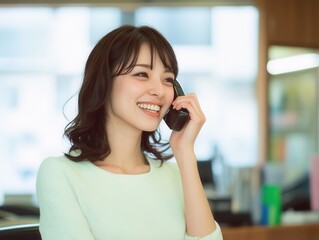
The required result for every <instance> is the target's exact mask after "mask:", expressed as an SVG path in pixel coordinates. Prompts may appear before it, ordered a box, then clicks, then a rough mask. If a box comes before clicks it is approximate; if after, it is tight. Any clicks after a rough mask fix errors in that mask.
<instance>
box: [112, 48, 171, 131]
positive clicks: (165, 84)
mask: <svg viewBox="0 0 319 240" xmlns="http://www.w3.org/2000/svg"><path fill="white" fill-rule="evenodd" d="M153 57H154V59H153V67H152V69H151V52H150V49H149V47H148V46H147V45H146V44H143V45H142V46H141V50H140V53H139V56H138V59H137V62H136V64H135V66H134V67H133V70H132V71H131V72H129V73H127V74H125V75H119V76H117V77H116V78H115V79H114V84H113V89H112V93H111V100H110V102H109V104H108V106H107V108H108V109H107V112H108V117H109V118H108V123H111V124H112V127H114V125H116V126H120V127H121V129H125V128H126V127H130V128H135V129H138V130H139V131H155V130H156V129H157V127H158V125H159V123H160V121H161V120H162V118H163V117H164V115H165V114H166V112H167V110H168V108H169V107H170V105H171V103H172V101H173V98H174V91H173V81H174V79H175V76H174V74H173V73H172V71H171V70H170V69H167V68H165V67H164V65H163V63H162V61H161V59H160V58H159V56H158V55H157V54H156V55H154V56H153Z"/></svg>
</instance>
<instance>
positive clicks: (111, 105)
mask: <svg viewBox="0 0 319 240" xmlns="http://www.w3.org/2000/svg"><path fill="white" fill-rule="evenodd" d="M177 73H178V66H177V61H176V57H175V54H174V52H173V49H172V47H171V46H170V44H169V43H168V42H167V40H166V39H165V38H164V37H163V36H162V35H161V34H160V33H159V32H157V31H156V30H155V29H153V28H150V27H146V26H143V27H134V26H123V27H120V28H118V29H115V30H113V31H112V32H110V33H109V34H107V35H106V36H104V37H103V38H102V39H101V40H100V41H99V42H98V43H97V45H96V46H95V47H94V49H93V50H92V52H91V53H90V55H89V58H88V60H87V63H86V67H85V72H84V80H83V84H82V87H81V90H80V93H79V99H78V114H77V116H76V118H75V119H74V120H73V121H72V122H71V123H69V125H68V126H67V127H66V129H65V135H66V136H67V137H68V139H69V140H70V143H71V148H70V151H69V152H68V153H66V154H65V155H64V156H60V157H50V158H48V159H46V160H44V161H43V163H42V164H41V167H40V169H39V172H38V177H37V197H38V201H39V206H40V231H41V235H42V238H43V239H55V240H56V239H59V240H61V239H77V240H79V239H83V240H90V239H112V240H117V239H121V240H122V239H130V240H135V239H152V240H156V239H160V240H163V239H165V240H169V239H172V240H178V239H216V240H220V239H222V235H221V231H220V228H219V226H218V224H217V223H216V222H215V220H214V218H213V216H212V213H211V210H210V207H209V204H208V202H207V199H206V196H205V192H204V190H203V187H202V185H201V182H200V178H199V174H198V170H197V162H196V157H195V154H194V142H195V139H196V137H197V135H198V133H199V131H200V129H201V127H202V125H203V124H204V122H205V116H204V114H203V113H202V110H201V108H200V105H199V103H198V100H197V98H196V96H195V95H194V94H188V95H186V96H181V97H177V98H176V99H175V100H174V91H173V85H174V81H176V80H175V79H176V76H177ZM170 106H172V107H173V109H176V110H180V109H182V108H184V109H187V111H188V112H189V121H188V122H187V124H186V125H185V126H184V127H183V129H181V130H180V131H173V132H172V134H171V137H170V140H169V143H163V142H162V141H161V138H160V134H159V132H158V131H157V128H158V125H159V123H160V121H161V120H162V119H163V117H164V116H165V114H166V113H167V111H168V109H169V107H170ZM168 144H169V145H168ZM169 147H171V149H172V152H173V154H174V157H175V159H176V163H175V162H167V161H166V160H168V159H170V158H171V157H172V155H170V154H167V153H166V152H167V151H166V150H167V149H168V148H169Z"/></svg>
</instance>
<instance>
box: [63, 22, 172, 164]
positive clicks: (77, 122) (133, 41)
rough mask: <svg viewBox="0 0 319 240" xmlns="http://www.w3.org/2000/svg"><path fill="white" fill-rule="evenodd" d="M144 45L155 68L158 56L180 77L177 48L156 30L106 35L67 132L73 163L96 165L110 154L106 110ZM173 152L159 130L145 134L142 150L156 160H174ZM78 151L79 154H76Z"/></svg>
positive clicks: (88, 71)
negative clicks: (117, 83)
mask: <svg viewBox="0 0 319 240" xmlns="http://www.w3.org/2000/svg"><path fill="white" fill-rule="evenodd" d="M142 44H147V45H148V46H149V48H150V52H151V66H152V65H153V60H154V59H153V58H154V54H158V55H159V57H160V59H161V61H162V63H163V65H164V66H165V67H167V68H169V69H171V71H172V72H173V73H174V75H175V78H176V77H177V74H178V65H177V60H176V56H175V53H174V51H173V48H172V46H171V45H170V44H169V42H168V41H167V40H166V39H165V38H164V36H163V35H162V34H161V33H159V32H158V31H157V30H155V29H154V28H151V27H148V26H141V27H135V26H129V25H125V26H122V27H119V28H117V29H115V30H113V31H111V32H110V33H108V34H107V35H105V36H104V37H103V38H102V39H101V40H100V41H99V42H98V43H97V44H96V45H95V47H94V48H93V50H92V51H91V53H90V55H89V57H88V59H87V62H86V65H85V71H84V78H83V82H82V86H81V89H80V92H79V96H78V113H77V116H76V117H75V118H74V119H73V120H72V121H71V122H70V123H68V124H67V126H66V127H65V130H64V135H65V136H66V137H67V138H68V139H69V141H70V143H71V147H70V149H69V152H68V153H65V156H66V157H67V158H69V159H70V160H73V161H76V162H78V161H82V160H89V161H91V162H95V161H98V160H103V159H104V158H105V157H107V156H108V155H109V154H110V152H111V149H110V145H109V141H108V137H107V132H106V118H107V116H108V113H107V109H106V107H105V106H106V105H107V104H106V103H107V102H108V101H109V99H110V94H111V91H112V87H113V80H114V78H115V77H116V76H119V75H122V74H127V73H129V72H130V71H132V69H133V67H134V65H135V64H136V61H137V59H138V55H139V52H140V48H141V45H142ZM169 148H170V146H169V142H167V141H166V142H163V141H162V139H161V134H160V132H159V130H158V129H157V130H156V131H153V132H143V133H142V140H141V150H142V151H143V152H145V153H146V154H148V155H149V156H150V157H152V158H153V159H157V160H161V161H165V160H168V159H170V158H171V157H172V154H171V153H168V151H167V150H168V149H169ZM74 151H76V154H72V152H74Z"/></svg>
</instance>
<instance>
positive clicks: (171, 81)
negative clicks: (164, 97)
mask: <svg viewBox="0 0 319 240" xmlns="http://www.w3.org/2000/svg"><path fill="white" fill-rule="evenodd" d="M164 82H165V83H166V84H168V85H171V86H173V83H174V79H173V78H165V80H164Z"/></svg>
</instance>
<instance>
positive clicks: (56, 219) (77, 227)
mask: <svg viewBox="0 0 319 240" xmlns="http://www.w3.org/2000/svg"><path fill="white" fill-rule="evenodd" d="M69 174H70V173H69ZM70 175H71V176H68V173H67V171H66V168H65V166H63V165H61V162H60V161H59V159H57V158H49V159H46V160H44V162H43V163H42V164H41V166H40V169H39V171H38V176H37V183H36V191H37V198H38V202H39V207H40V232H41V236H42V239H43V240H51V239H52V240H56V239H59V240H63V239H65V240H66V239H77V240H94V237H93V235H92V233H91V230H90V227H89V225H88V223H87V221H86V218H85V217H84V216H83V214H82V211H81V208H80V206H79V203H78V200H77V198H76V194H75V191H74V188H73V187H72V184H71V182H72V181H70V179H69V178H68V177H71V178H72V174H70Z"/></svg>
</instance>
